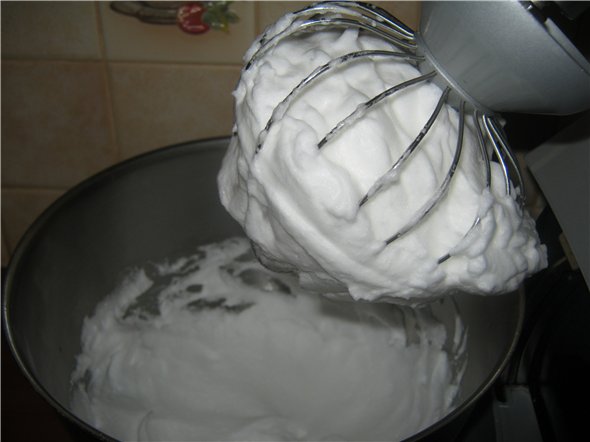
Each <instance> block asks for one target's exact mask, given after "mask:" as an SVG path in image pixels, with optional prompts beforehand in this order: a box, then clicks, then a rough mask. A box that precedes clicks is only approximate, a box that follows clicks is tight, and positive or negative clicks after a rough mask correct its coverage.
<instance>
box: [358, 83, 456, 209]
mask: <svg viewBox="0 0 590 442" xmlns="http://www.w3.org/2000/svg"><path fill="white" fill-rule="evenodd" d="M450 91H451V88H449V87H447V88H446V89H445V90H444V91H443V93H442V94H441V96H440V98H439V100H438V102H437V104H436V107H435V108H434V111H433V112H432V114H431V115H430V118H429V119H428V121H427V122H426V124H425V125H424V127H422V130H420V133H419V134H418V135H417V136H416V138H414V140H413V141H412V142H411V143H410V145H409V146H408V147H407V148H406V150H405V151H404V153H403V154H402V155H401V156H400V157H399V158H398V160H397V161H396V162H395V164H394V165H393V166H391V168H390V169H389V170H388V171H387V172H386V173H385V174H384V175H382V176H381V177H379V179H378V180H377V181H375V184H373V185H372V186H371V188H370V189H369V190H368V191H367V193H366V194H365V196H364V197H363V198H362V199H361V201H360V203H359V207H362V206H363V205H364V204H365V203H366V202H367V201H369V198H371V197H372V196H374V195H375V194H377V193H378V192H379V191H380V190H381V189H383V188H384V187H385V186H386V185H387V184H389V183H392V182H393V181H394V180H395V178H396V177H397V174H398V173H399V170H401V167H402V166H403V165H404V164H405V163H406V161H408V159H409V158H410V155H411V154H412V153H413V152H414V151H415V150H416V148H417V147H418V145H419V144H420V142H421V141H422V139H423V138H424V137H425V136H426V134H427V133H428V131H429V130H430V128H431V127H432V125H433V124H434V122H435V121H436V118H437V117H438V114H439V113H440V111H441V109H442V107H443V106H444V104H445V102H446V100H447V98H448V96H449V93H450Z"/></svg>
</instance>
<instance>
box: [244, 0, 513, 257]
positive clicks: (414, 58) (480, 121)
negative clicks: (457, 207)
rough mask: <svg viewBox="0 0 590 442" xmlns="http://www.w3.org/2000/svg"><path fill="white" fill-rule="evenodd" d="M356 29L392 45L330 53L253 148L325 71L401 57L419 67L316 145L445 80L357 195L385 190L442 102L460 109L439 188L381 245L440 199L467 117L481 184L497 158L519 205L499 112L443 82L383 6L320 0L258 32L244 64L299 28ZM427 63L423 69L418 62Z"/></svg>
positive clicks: (476, 221) (414, 224)
mask: <svg viewBox="0 0 590 442" xmlns="http://www.w3.org/2000/svg"><path fill="white" fill-rule="evenodd" d="M346 28H356V29H359V30H360V31H361V32H366V33H369V34H371V35H373V36H376V37H378V38H380V39H383V40H385V41H387V42H388V43H390V44H391V50H362V51H357V52H351V53H348V54H345V55H343V56H340V57H338V58H334V59H332V60H330V61H329V62H328V63H325V64H323V65H322V66H319V67H318V68H316V69H315V70H314V71H313V72H311V73H310V74H309V75H308V76H307V77H306V78H304V79H303V80H302V81H301V82H300V83H299V84H298V85H297V86H296V87H295V88H294V89H293V90H292V91H291V92H290V93H289V94H288V95H287V96H286V97H285V98H284V99H283V100H282V101H281V102H280V103H279V104H278V105H277V106H276V107H275V108H274V110H273V112H272V115H271V117H270V119H269V120H268V122H267V124H266V126H265V128H264V129H263V130H262V131H261V132H260V133H259V135H258V143H257V148H256V152H259V151H260V150H261V149H263V148H264V142H265V139H266V137H267V135H268V133H269V131H270V129H271V127H272V126H273V124H275V122H277V121H280V120H281V119H282V117H283V116H284V115H285V114H286V113H287V112H288V110H289V108H290V105H291V104H292V103H293V102H294V100H296V98H297V97H298V95H299V94H300V93H301V92H302V91H303V90H304V89H305V88H306V87H308V86H309V85H310V84H312V83H313V82H314V81H317V80H318V79H319V78H321V77H323V76H325V75H329V74H330V72H331V71H333V70H334V69H336V68H340V67H342V66H345V65H347V64H350V63H353V62H362V61H363V60H367V61H368V60H374V59H376V58H380V59H383V58H384V59H387V58H389V59H391V60H394V61H400V60H404V61H405V62H407V63H410V64H412V65H414V66H415V67H416V68H418V69H420V70H421V71H422V72H420V71H417V75H416V77H415V78H412V79H410V80H407V81H404V82H402V83H399V84H392V85H391V87H389V88H387V89H386V90H384V91H383V92H381V93H379V94H378V95H376V96H374V97H373V98H371V99H370V100H368V101H366V102H364V103H361V104H359V105H358V106H357V107H356V109H355V110H354V111H353V112H352V113H350V114H349V115H348V116H347V117H345V118H344V119H343V120H341V121H340V122H338V123H337V124H336V125H335V126H334V127H333V128H332V129H331V130H330V131H329V132H328V133H327V134H326V135H325V136H324V137H323V138H322V139H321V140H320V141H319V142H318V145H317V147H318V149H322V148H323V147H324V146H325V145H326V144H328V143H330V140H332V139H333V138H334V137H336V136H337V135H338V134H339V133H340V132H342V131H345V130H347V129H348V128H349V127H350V126H351V125H352V124H353V123H354V122H355V121H357V120H359V119H361V118H363V117H364V116H365V115H366V114H367V113H369V112H370V111H371V109H372V108H374V107H375V106H376V105H377V104H379V103H381V102H382V101H384V100H395V98H396V96H398V95H399V92H400V91H402V90H404V89H408V88H412V87H413V86H416V85H419V84H421V83H424V82H435V83H437V84H438V83H444V85H443V87H442V88H441V95H440V99H439V101H438V103H437V105H436V107H435V109H434V111H433V112H432V114H431V115H430V118H428V120H427V121H425V122H424V125H423V127H422V130H421V131H420V132H419V133H418V135H417V136H416V137H415V138H414V139H413V141H412V142H411V143H410V144H409V145H408V146H407V148H406V149H405V150H404V151H403V153H402V155H401V156H400V157H399V158H398V159H397V161H395V163H394V164H392V165H391V167H390V168H389V170H388V171H387V172H386V173H385V174H383V175H382V176H381V177H379V178H378V179H377V180H376V181H375V183H374V184H373V186H372V187H371V188H370V189H369V190H368V192H367V193H366V194H365V195H364V197H363V198H362V199H361V200H359V207H362V206H363V205H364V204H365V203H367V201H369V200H370V199H371V198H373V197H375V195H377V194H378V193H380V192H381V191H382V190H384V189H386V188H387V187H388V186H389V185H391V184H392V183H393V182H394V181H395V180H396V177H397V176H398V174H399V173H400V172H401V171H402V170H403V167H404V165H405V164H406V163H407V162H409V161H411V159H412V154H413V153H414V152H416V151H417V149H420V147H421V142H422V140H423V139H424V137H425V136H426V134H427V133H428V131H429V130H430V128H431V127H432V125H433V124H434V122H435V121H436V119H437V117H438V116H439V114H440V112H441V110H442V109H443V107H444V105H445V104H450V105H452V106H453V107H455V108H456V109H457V110H458V112H459V127H458V135H457V140H456V145H455V146H456V147H455V151H454V155H453V159H452V162H451V164H450V166H449V168H448V170H447V172H446V176H444V178H443V179H442V181H441V182H440V184H439V187H438V189H437V190H436V191H435V192H434V193H433V195H432V196H431V197H430V198H428V199H427V201H426V202H425V203H424V204H423V205H422V207H421V208H420V209H419V210H418V211H417V212H416V213H414V214H413V215H412V216H411V217H410V219H409V220H408V221H407V223H406V224H405V225H403V226H402V227H401V228H400V229H399V230H398V231H397V232H395V233H393V234H392V235H391V236H389V237H387V238H384V240H383V241H384V243H385V245H388V244H391V243H392V242H394V241H395V240H397V239H398V238H400V237H401V236H403V235H405V234H406V233H408V232H410V231H412V230H413V229H414V228H416V227H417V226H418V225H419V224H420V222H421V221H422V220H424V219H425V218H426V217H428V215H429V214H430V213H431V212H432V210H433V209H434V208H435V207H436V206H437V205H438V204H439V203H440V202H441V201H442V200H443V198H444V196H445V194H446V193H447V190H448V189H449V186H450V184H451V181H452V179H453V176H454V174H455V170H456V168H457V165H458V163H459V160H460V158H461V152H462V149H463V134H464V128H465V124H466V118H468V117H469V116H471V118H472V121H473V122H474V123H473V124H474V127H475V131H476V133H477V138H478V142H479V155H480V156H481V160H482V161H481V164H482V174H483V176H484V177H485V186H486V187H487V188H488V189H489V188H490V187H491V186H492V179H493V177H492V173H491V168H490V163H491V162H492V161H494V162H497V163H498V164H499V165H500V166H501V170H502V175H503V181H504V182H503V185H504V187H505V191H506V194H510V195H512V197H513V198H514V199H515V200H517V201H519V202H520V204H521V205H522V204H524V193H523V180H522V177H521V175H520V172H519V169H518V166H517V163H516V160H515V157H514V155H513V154H512V152H511V150H510V148H509V146H508V143H507V141H506V139H505V136H504V133H503V130H502V125H501V123H500V120H499V119H498V116H497V115H495V114H494V113H491V112H490V111H489V110H488V109H486V108H482V107H479V106H476V105H474V103H473V102H472V101H470V100H467V99H465V97H464V95H463V94H462V93H460V92H458V91H457V90H456V89H455V88H454V87H453V86H452V85H451V84H449V83H448V82H446V80H445V77H444V76H443V74H442V73H441V72H440V71H439V70H438V69H437V68H435V67H433V66H432V63H428V62H427V57H426V56H425V55H424V54H423V53H422V51H421V50H420V44H419V40H418V39H417V36H416V34H415V33H414V32H413V31H412V30H411V29H409V28H408V27H407V26H405V25H404V24H403V23H401V22H399V21H398V20H397V19H395V18H394V17H393V16H391V15H390V14H389V13H387V12H386V11H384V10H382V9H381V8H378V7H376V6H373V5H369V4H365V3H356V2H338V1H336V2H320V3H316V4H314V5H311V6H309V7H306V8H305V9H302V10H300V11H298V12H295V13H293V14H292V15H291V16H290V21H289V22H288V23H286V24H285V26H284V28H283V29H282V30H281V31H280V32H278V33H275V34H273V35H270V36H268V35H263V36H262V37H261V38H260V41H259V46H258V48H257V50H256V51H255V52H254V53H253V55H252V56H251V58H250V60H249V61H248V62H247V64H246V66H245V68H244V69H246V70H247V69H249V68H250V67H251V66H253V65H254V64H255V63H256V62H257V61H258V60H260V59H261V58H262V57H263V56H264V55H265V54H266V53H267V52H268V51H269V50H271V49H272V48H273V47H275V46H276V45H277V44H279V43H280V42H281V41H283V40H285V39H288V38H291V37H294V36H296V35H299V34H300V33H303V32H314V31H318V30H324V29H346ZM425 65H426V66H428V69H427V70H424V69H423V68H422V67H423V66H425ZM479 223H480V219H479V217H476V218H475V219H474V220H473V224H472V225H471V228H470V229H469V230H468V231H467V233H466V234H465V235H466V236H467V235H469V234H470V232H471V231H472V230H473V229H474V228H475V227H476V226H477V225H478V224H479ZM449 258H450V254H448V253H447V254H445V255H444V256H441V257H440V258H439V259H438V262H439V263H442V262H444V261H446V260H447V259H449Z"/></svg>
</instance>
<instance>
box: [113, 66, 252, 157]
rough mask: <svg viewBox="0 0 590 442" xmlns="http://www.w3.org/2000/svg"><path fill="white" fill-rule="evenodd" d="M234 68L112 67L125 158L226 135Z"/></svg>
mask: <svg viewBox="0 0 590 442" xmlns="http://www.w3.org/2000/svg"><path fill="white" fill-rule="evenodd" d="M239 73H240V71H239V68H237V67H235V68H234V67H206V66H188V65H176V66H170V65H157V64H156V65H144V64H114V65H113V66H112V67H111V75H112V85H113V102H114V106H115V121H116V126H117V133H118V134H119V144H120V146H121V149H122V154H123V156H124V157H130V156H134V155H137V154H139V153H142V152H146V151H148V150H152V149H155V148H159V147H163V146H166V145H169V144H174V143H178V142H182V141H189V140H194V139H199V138H207V137H213V136H221V135H229V134H230V133H231V129H232V125H233V98H232V95H231V92H232V90H233V89H234V87H235V85H236V84H237V80H238V78H239Z"/></svg>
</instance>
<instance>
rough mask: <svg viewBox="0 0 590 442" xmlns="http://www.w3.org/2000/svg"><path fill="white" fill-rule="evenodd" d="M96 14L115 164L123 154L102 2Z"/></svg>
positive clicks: (95, 10)
mask: <svg viewBox="0 0 590 442" xmlns="http://www.w3.org/2000/svg"><path fill="white" fill-rule="evenodd" d="M94 12H95V15H96V32H97V34H98V35H97V36H98V44H99V50H100V56H101V67H102V69H101V70H102V74H103V84H104V88H105V95H106V102H107V107H108V110H107V119H108V124H109V128H110V137H109V138H110V140H111V143H112V145H113V147H114V149H115V159H114V161H113V163H118V162H119V161H121V159H122V157H123V154H122V148H121V143H120V140H119V131H118V130H117V124H116V113H115V103H114V99H113V81H112V77H111V70H110V66H109V62H108V58H107V51H106V45H105V35H104V26H103V23H102V15H101V12H100V2H95V3H94Z"/></svg>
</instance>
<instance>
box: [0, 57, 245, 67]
mask: <svg viewBox="0 0 590 442" xmlns="http://www.w3.org/2000/svg"><path fill="white" fill-rule="evenodd" d="M2 61H3V62H9V63H22V64H25V63H72V64H76V63H80V64H82V63H103V62H104V63H107V64H109V65H112V64H129V65H133V64H142V65H154V66H166V67H168V66H170V67H199V68H215V69H220V68H221V69H224V68H227V69H234V68H241V67H242V62H241V61H240V62H235V63H198V62H189V61H187V62H184V61H167V60H125V59H121V60H108V58H107V57H106V56H105V57H104V59H102V60H101V59H100V58H79V59H73V58H70V59H67V58H20V57H19V58H10V57H2Z"/></svg>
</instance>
